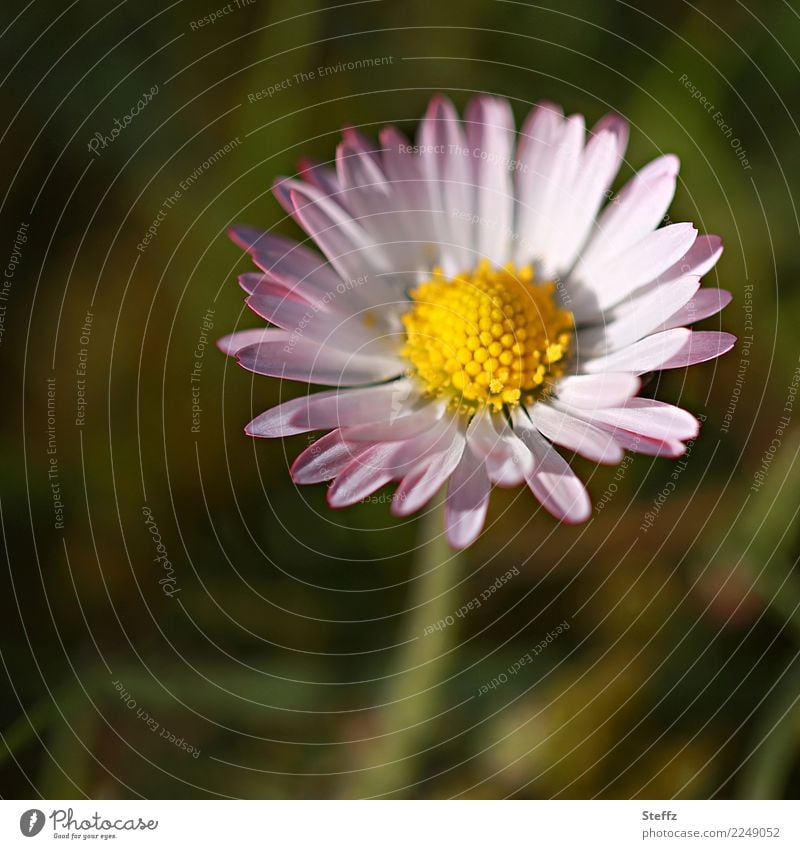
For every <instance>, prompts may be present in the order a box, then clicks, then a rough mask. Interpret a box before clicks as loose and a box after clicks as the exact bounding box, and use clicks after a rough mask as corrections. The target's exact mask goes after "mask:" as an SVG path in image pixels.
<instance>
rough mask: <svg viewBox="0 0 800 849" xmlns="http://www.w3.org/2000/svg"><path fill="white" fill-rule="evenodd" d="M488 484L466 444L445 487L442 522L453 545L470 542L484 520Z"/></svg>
mask: <svg viewBox="0 0 800 849" xmlns="http://www.w3.org/2000/svg"><path fill="white" fill-rule="evenodd" d="M490 490H491V484H490V483H489V476H488V475H487V474H486V469H485V467H484V465H483V461H482V460H480V459H478V458H477V457H476V456H475V455H474V454H473V453H472V451H471V450H470V449H469V447H467V448H466V449H465V450H464V453H463V454H462V455H461V461H460V462H459V464H458V466H456V469H455V471H454V472H453V475H452V477H451V478H450V485H449V487H448V490H447V501H446V503H445V525H446V527H447V539H448V540H449V541H450V545H452V546H453V548H458V549H461V548H466V547H467V546H469V545H471V544H472V543H473V542H474V541H475V539H476V538H477V536H478V534H479V533H480V532H481V529H482V528H483V523H484V522H485V521H486V510H487V508H488V507H489V492H490Z"/></svg>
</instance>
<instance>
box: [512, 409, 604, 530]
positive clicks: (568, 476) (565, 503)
mask: <svg viewBox="0 0 800 849" xmlns="http://www.w3.org/2000/svg"><path fill="white" fill-rule="evenodd" d="M514 430H515V432H517V433H518V434H519V437H520V439H521V440H522V441H523V442H524V443H525V445H526V446H527V448H528V450H529V451H530V452H531V454H532V455H533V458H534V467H533V471H531V472H530V473H529V474H528V477H527V482H528V486H529V487H530V489H531V492H533V494H534V495H535V496H536V498H537V499H538V501H539V502H540V503H541V505H542V507H544V509H545V510H547V512H548V513H550V514H552V515H553V516H555V518H556V519H558V520H559V521H560V522H566V523H567V524H569V525H576V524H580V523H581V522H585V521H586V520H587V519H588V518H589V517H590V516H591V515H592V503H591V501H590V500H589V493H588V492H586V488H585V487H584V485H583V484H582V483H581V482H580V480H579V479H578V477H577V475H576V474H575V472H573V471H572V469H571V468H570V467H569V464H568V463H567V461H566V460H565V459H564V458H563V457H562V456H561V455H560V454H559V453H558V451H557V450H556V448H555V447H554V446H552V445H551V444H550V443H549V442H547V441H546V440H545V438H544V437H543V436H542V435H541V434H540V433H539V431H538V430H537V429H536V428H535V427H534V426H533V425H532V424H531V423H530V422H529V421H527V420H526V418H525V415H524V413H521V412H519V411H517V414H516V415H515V416H514Z"/></svg>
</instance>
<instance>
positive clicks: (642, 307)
mask: <svg viewBox="0 0 800 849" xmlns="http://www.w3.org/2000/svg"><path fill="white" fill-rule="evenodd" d="M699 288H700V278H699V277H682V278H680V279H678V280H676V281H675V282H674V283H662V284H655V285H654V286H652V287H651V288H649V289H648V290H647V291H646V292H645V293H644V294H642V295H638V296H637V297H636V298H632V299H631V300H630V301H625V302H624V303H623V304H622V305H621V306H620V307H619V309H618V310H616V315H617V316H618V317H617V318H615V319H614V320H613V321H610V322H608V324H605V325H603V326H601V327H592V328H588V329H586V330H582V331H579V333H578V339H577V345H578V349H579V351H580V352H581V354H582V355H586V354H589V353H593V354H599V355H602V354H607V353H611V352H612V351H618V350H619V349H620V348H625V347H626V346H628V345H632V344H633V343H634V342H638V341H639V340H640V339H642V338H644V337H645V336H648V335H649V334H651V333H653V332H655V331H658V330H665V329H667V325H666V322H667V319H668V318H669V317H670V316H671V315H673V314H674V313H675V312H677V311H678V310H679V309H680V308H681V307H682V306H684V304H686V303H688V301H689V300H690V299H691V298H692V296H693V295H694V294H695V293H696V292H697V290H698V289H699ZM671 326H677V325H671Z"/></svg>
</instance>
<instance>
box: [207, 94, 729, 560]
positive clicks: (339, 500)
mask: <svg viewBox="0 0 800 849" xmlns="http://www.w3.org/2000/svg"><path fill="white" fill-rule="evenodd" d="M627 136H628V127H627V124H626V123H625V122H624V121H623V120H622V119H621V118H619V117H618V116H616V115H608V116H606V117H605V118H603V119H602V120H601V121H599V123H597V124H596V125H595V126H594V127H593V128H592V129H591V130H590V131H588V132H587V131H586V128H585V125H584V118H583V116H581V115H571V116H569V117H565V116H564V115H563V113H562V111H561V109H560V108H559V107H557V106H555V105H553V104H551V103H541V104H539V105H538V106H537V107H536V108H535V109H534V110H533V111H532V112H531V113H530V115H529V116H528V118H527V119H526V120H525V122H524V124H523V125H522V128H521V130H520V131H519V133H518V134H517V133H516V132H515V129H514V121H513V117H512V112H511V108H510V106H509V104H508V102H507V101H505V100H503V99H500V98H495V97H486V96H481V97H477V98H476V99H474V100H472V101H471V103H470V104H469V105H468V106H467V109H466V112H465V115H464V119H463V121H461V120H459V116H458V114H457V113H456V110H455V108H454V107H453V105H452V104H451V103H450V101H449V100H448V99H446V98H445V97H442V96H437V97H434V98H433V99H432V100H431V102H430V105H429V107H428V111H427V113H426V115H425V117H424V119H423V121H422V122H421V125H420V127H419V131H418V133H417V136H416V139H415V140H414V141H413V142H411V141H410V140H408V139H407V138H406V137H404V136H403V135H402V134H401V133H400V132H399V131H398V130H396V129H395V128H393V127H386V128H385V129H383V130H382V131H381V132H380V134H379V140H378V141H377V142H375V141H372V140H370V139H369V138H367V137H365V136H364V135H362V134H361V133H360V132H358V131H356V130H355V129H352V128H350V129H346V130H345V131H344V134H343V140H342V142H341V143H340V144H339V146H338V148H337V150H336V164H335V168H334V167H326V166H323V165H320V164H318V163H315V162H310V161H303V162H302V163H301V165H300V174H299V178H297V179H286V178H282V179H279V180H278V181H277V182H276V183H275V185H274V193H275V195H276V197H277V199H278V201H280V203H281V204H282V205H283V207H284V208H285V209H286V211H287V212H288V214H289V215H290V216H292V218H294V220H295V221H296V222H297V223H298V224H299V225H300V227H301V228H302V229H303V230H304V231H305V232H306V234H307V235H308V237H309V239H310V240H311V241H312V242H313V243H315V245H316V247H317V248H318V249H319V251H321V254H319V253H317V252H316V251H314V250H312V249H310V248H309V247H308V246H306V245H301V244H298V243H296V242H293V241H291V240H288V239H285V238H283V237H281V236H276V235H273V234H270V233H263V232H259V231H256V230H251V229H249V228H245V227H238V228H234V229H233V230H232V234H231V235H232V238H233V239H234V241H235V242H236V243H237V244H239V245H240V246H241V247H242V248H243V249H244V250H246V251H247V252H248V253H249V254H250V256H251V257H252V259H253V260H254V261H255V264H256V265H257V266H258V271H256V272H252V273H248V274H244V275H242V276H241V278H240V283H241V285H242V287H243V288H244V290H245V291H246V292H247V298H246V303H247V305H248V306H249V307H250V308H251V309H252V310H253V311H254V312H256V313H257V314H258V315H259V316H261V317H262V318H263V319H265V320H266V321H268V322H269V323H270V324H271V325H273V326H272V327H268V328H265V329H257V330H243V331H239V332H236V333H233V334H231V335H229V336H227V337H225V338H224V339H222V340H220V343H219V344H220V347H221V348H222V350H223V351H224V352H226V353H228V354H231V355H234V356H235V357H236V358H237V360H238V361H239V363H240V364H241V365H242V366H243V367H244V368H246V369H248V370H250V371H252V372H255V373H257V374H263V375H269V376H272V377H277V378H283V379H288V380H295V381H302V382H304V383H307V384H317V385H323V386H329V387H333V388H332V389H329V390H326V391H319V392H314V393H311V394H306V395H303V396H302V397H300V398H295V399H292V400H290V401H287V402H285V403H282V404H280V405H279V406H277V407H274V408H273V409H270V410H268V411H266V412H265V413H262V414H261V415H259V416H258V417H257V418H256V419H254V420H253V421H252V422H251V423H250V424H249V425H248V426H247V428H246V432H247V433H248V434H249V435H251V436H257V437H284V436H290V435H292V434H298V433H304V432H309V431H327V433H326V434H325V435H323V436H321V437H320V438H319V439H317V440H316V441H314V442H313V443H312V444H311V445H310V446H309V447H308V448H306V450H305V451H303V452H302V453H301V454H300V455H299V456H298V457H297V459H296V460H295V462H294V464H293V465H292V468H291V474H292V477H293V479H294V480H295V481H296V482H297V483H298V484H313V483H320V482H323V481H332V483H331V484H330V486H329V488H328V502H329V504H330V505H331V506H332V507H346V506H348V505H352V504H355V503H357V502H359V501H361V500H363V499H365V498H366V497H368V496H369V495H370V494H372V493H373V492H375V491H376V490H377V489H379V488H380V487H383V486H385V485H386V484H388V483H390V482H397V488H396V490H395V492H394V494H393V496H392V512H393V513H394V514H395V515H398V516H405V515H408V514H410V513H413V512H414V511H416V510H419V509H420V508H421V507H423V506H424V505H425V504H426V503H427V502H428V501H429V500H430V499H431V498H432V497H433V496H434V495H435V494H436V493H437V492H438V491H439V490H440V489H441V488H442V487H443V486H444V485H445V484H447V496H446V503H445V525H446V531H447V536H448V539H449V541H450V543H451V545H453V546H454V547H455V548H463V547H466V546H468V545H469V544H470V543H472V542H473V540H474V539H475V538H476V537H477V536H478V534H479V533H480V531H481V528H482V527H483V523H484V519H485V516H486V509H487V504H488V501H489V493H490V489H491V487H492V485H493V484H494V485H497V486H507V487H512V486H518V485H521V484H526V485H527V486H528V487H530V489H531V491H532V492H533V494H534V495H535V497H536V498H537V499H538V500H539V501H540V502H541V504H542V506H543V507H544V508H545V509H546V510H548V511H549V512H550V513H552V514H553V516H555V517H556V518H557V519H559V520H560V521H563V522H568V523H578V522H583V521H585V520H586V519H588V518H589V516H590V514H591V511H592V508H591V502H590V499H589V496H588V494H587V492H586V489H585V488H584V486H583V484H582V483H581V482H580V480H579V479H578V477H577V476H576V475H575V473H574V472H573V471H572V469H571V468H570V466H569V464H568V463H567V461H566V460H565V459H564V457H563V456H562V453H561V451H564V452H566V453H567V454H571V453H573V452H574V453H576V454H580V455H582V456H584V457H587V458H589V459H590V460H592V461H594V462H597V463H609V464H614V463H618V462H619V461H620V460H621V459H622V458H623V453H624V451H626V450H628V451H636V452H639V453H641V454H648V455H652V456H659V457H678V456H680V455H681V454H682V453H683V452H684V451H685V445H684V442H686V441H687V440H691V439H694V437H695V436H696V435H697V433H698V427H699V425H698V421H697V419H696V418H695V417H694V416H692V415H691V414H690V413H689V412H687V411H685V410H683V409H681V408H679V407H676V406H673V405H670V404H667V403H664V402H660V401H656V400H653V399H651V398H643V397H639V395H638V393H639V390H640V388H641V376H642V375H643V374H646V373H648V372H653V371H659V370H661V369H671V368H683V367H685V366H689V365H692V364H694V363H699V362H703V361H705V360H710V359H712V358H714V357H718V356H720V355H721V354H723V353H725V352H726V351H728V350H729V349H730V348H731V347H732V346H733V343H734V341H735V338H734V337H733V336H731V335H730V334H728V333H722V332H711V331H692V330H690V329H688V327H687V325H690V324H692V323H694V322H696V321H699V320H700V319H704V318H707V317H708V316H711V315H714V314H715V313H717V312H719V311H720V310H721V309H722V308H723V307H724V306H725V305H726V304H727V303H728V302H729V301H730V295H729V294H728V293H727V292H725V291H722V290H720V289H711V288H702V289H701V288H700V278H701V277H702V276H703V275H704V274H705V273H706V272H707V271H708V270H709V269H710V268H711V267H712V266H713V265H714V264H715V263H716V261H717V260H718V259H719V256H720V254H721V252H722V246H721V241H720V239H719V237H718V236H706V235H698V231H697V230H696V229H695V227H694V226H693V225H692V224H691V223H677V224H676V223H668V222H669V219H666V218H665V215H666V212H667V208H668V206H669V204H670V202H671V200H672V197H673V194H674V192H675V184H676V180H677V175H678V160H677V158H676V157H675V156H671V155H666V156H661V157H659V158H658V159H656V160H654V161H653V162H651V163H650V164H649V165H647V166H646V167H644V168H643V169H642V170H641V171H639V172H638V173H637V174H636V175H635V176H634V177H633V178H632V179H631V180H630V181H629V182H628V183H627V184H626V185H624V186H623V188H622V189H621V190H620V191H619V192H618V193H616V194H614V193H612V192H611V191H610V186H611V184H612V181H613V180H614V178H615V176H616V174H617V172H618V170H619V167H620V164H621V162H622V158H623V155H624V152H625V147H626V142H627ZM559 449H560V450H559Z"/></svg>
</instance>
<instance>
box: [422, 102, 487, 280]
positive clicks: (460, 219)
mask: <svg viewBox="0 0 800 849" xmlns="http://www.w3.org/2000/svg"><path fill="white" fill-rule="evenodd" d="M420 142H421V151H420V162H421V164H422V168H423V172H424V174H425V176H426V178H427V180H428V188H429V192H430V194H431V197H432V199H433V205H434V207H435V208H436V209H440V210H441V216H440V217H439V219H438V220H437V231H438V233H439V241H440V244H441V258H442V265H443V267H444V271H445V274H456V273H458V272H459V271H464V270H465V269H468V268H471V267H472V266H474V265H475V262H476V259H477V257H476V256H475V254H474V250H475V245H474V240H473V238H472V223H471V217H472V215H473V212H474V202H473V198H474V194H475V189H474V186H473V184H472V174H471V168H472V161H471V159H470V151H469V149H468V147H467V140H466V137H465V136H464V131H463V129H462V128H461V124H460V122H459V120H458V114H457V113H456V110H455V107H454V106H453V104H452V103H451V102H450V101H449V100H448V99H447V98H446V97H443V96H441V95H438V96H436V97H434V98H432V100H431V102H430V105H429V106H428V112H427V114H426V116H425V118H424V120H423V122H422V125H421V128H420Z"/></svg>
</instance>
